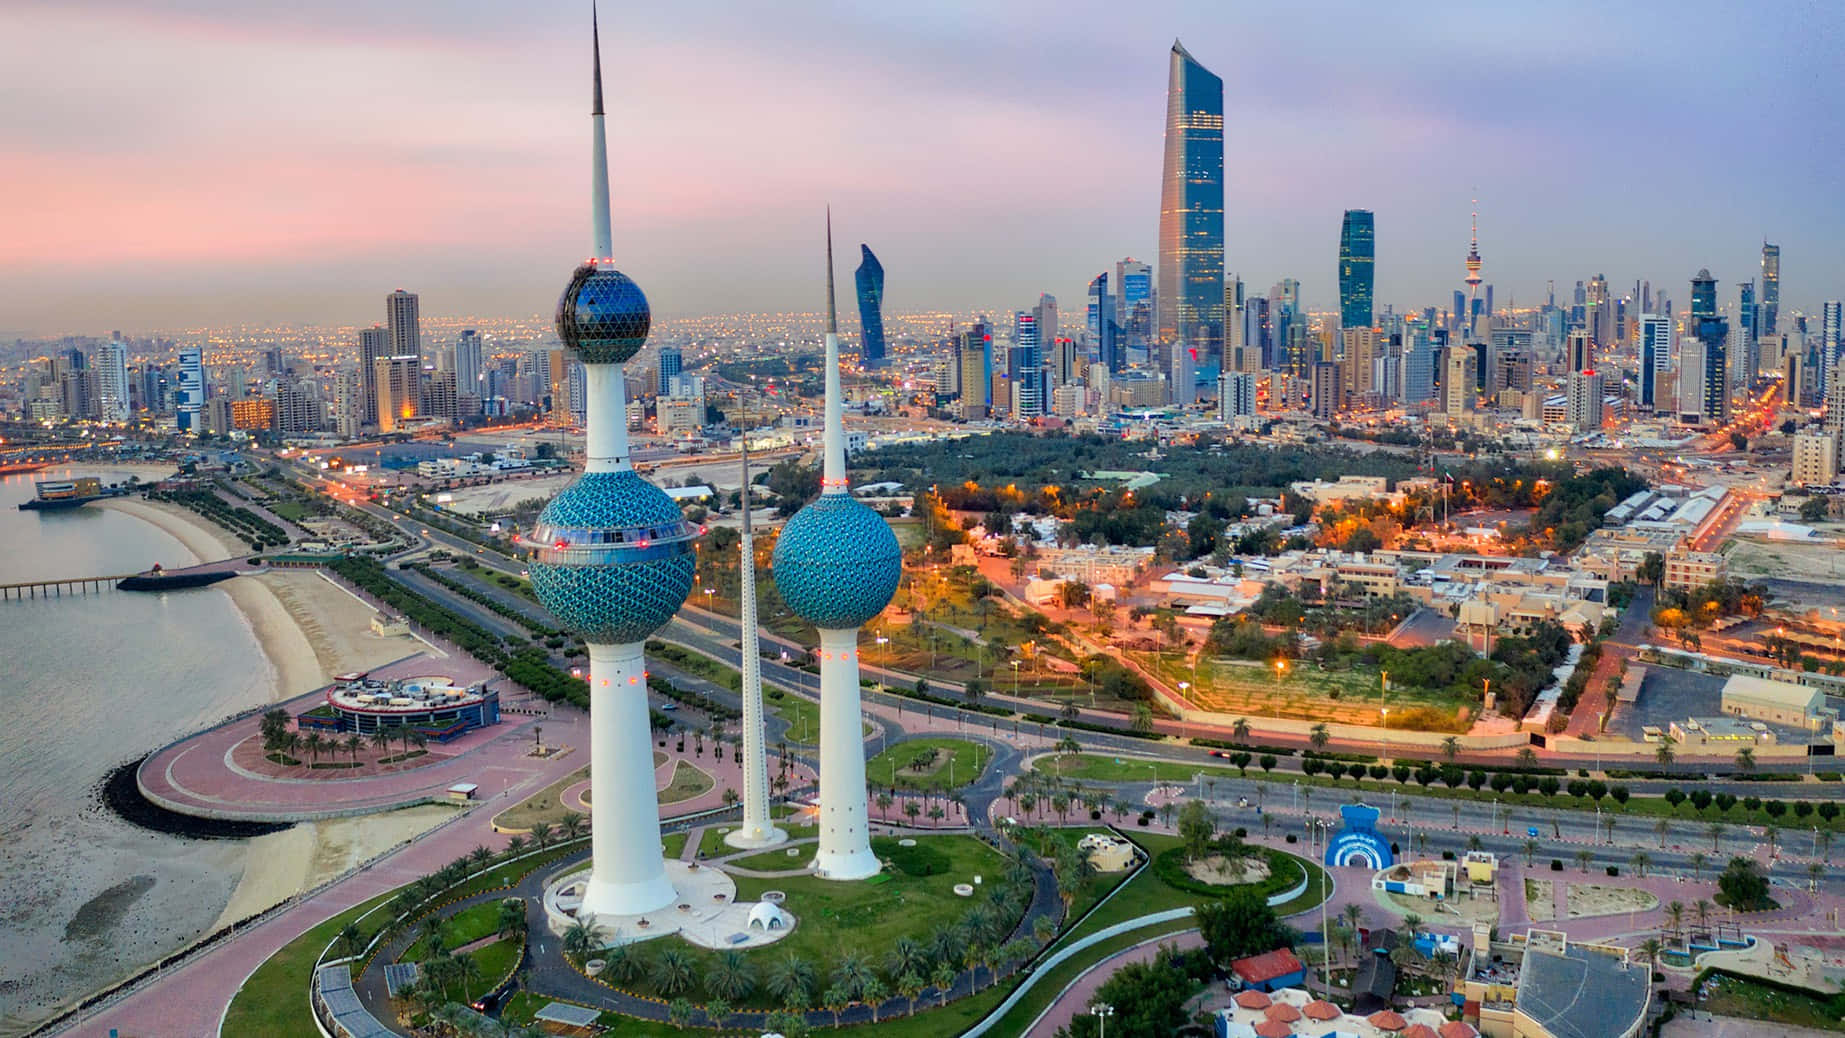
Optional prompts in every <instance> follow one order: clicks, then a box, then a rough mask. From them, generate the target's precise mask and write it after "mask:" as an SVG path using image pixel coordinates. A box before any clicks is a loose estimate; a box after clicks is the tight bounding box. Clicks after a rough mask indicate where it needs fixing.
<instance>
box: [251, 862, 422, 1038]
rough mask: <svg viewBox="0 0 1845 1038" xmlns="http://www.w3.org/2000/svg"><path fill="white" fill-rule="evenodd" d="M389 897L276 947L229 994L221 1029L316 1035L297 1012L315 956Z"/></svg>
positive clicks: (292, 1037) (298, 1037)
mask: <svg viewBox="0 0 1845 1038" xmlns="http://www.w3.org/2000/svg"><path fill="white" fill-rule="evenodd" d="M394 896H396V891H391V892H388V893H384V894H380V895H378V896H377V897H375V898H372V899H371V900H370V901H367V902H365V903H364V904H361V905H355V906H354V907H352V908H349V909H347V910H346V911H344V912H341V913H339V914H338V915H336V916H334V917H333V918H331V919H328V920H327V921H326V922H324V923H321V924H320V925H318V926H315V927H313V928H312V929H310V930H308V931H307V932H306V933H304V934H302V935H301V936H299V937H297V938H295V939H294V940H292V941H290V942H288V943H287V944H285V945H283V946H282V947H281V948H280V949H278V950H277V951H276V953H275V954H274V955H271V956H270V957H269V958H268V959H267V960H266V961H264V963H263V964H262V965H260V966H258V967H257V968H256V971H255V972H253V973H251V974H250V976H249V977H248V978H247V979H246V980H245V981H244V982H243V986H242V987H240V988H238V989H237V993H236V994H235V995H233V996H231V1004H230V1006H229V1007H228V1008H226V1010H225V1013H224V1027H223V1033H225V1034H261V1035H272V1036H275V1038H320V1031H319V1030H318V1029H316V1028H315V1026H314V1021H313V1018H312V1017H310V1016H309V1015H308V1014H307V1013H305V1012H303V1011H302V1006H303V1005H305V1004H306V1003H305V1000H306V998H307V990H308V982H309V980H311V979H312V978H313V975H314V962H315V960H316V959H318V958H319V957H320V953H321V951H322V950H324V949H325V948H326V947H327V942H329V941H331V940H333V938H334V937H336V936H338V935H339V932H340V931H341V930H342V929H344V928H345V926H346V924H347V923H350V922H353V921H355V920H357V919H358V918H359V917H360V916H362V915H364V914H365V913H366V912H368V911H370V910H371V909H372V908H373V907H374V906H376V905H380V904H383V903H384V902H386V901H389V900H390V899H391V898H392V897H394ZM366 936H367V937H369V936H371V935H370V934H369V933H367V934H366Z"/></svg>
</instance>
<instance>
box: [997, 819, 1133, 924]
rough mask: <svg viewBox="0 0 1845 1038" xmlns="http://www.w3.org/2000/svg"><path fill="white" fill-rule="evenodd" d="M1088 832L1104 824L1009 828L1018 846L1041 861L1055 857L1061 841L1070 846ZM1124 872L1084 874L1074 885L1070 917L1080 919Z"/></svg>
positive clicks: (1111, 888) (1099, 828)
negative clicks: (1081, 879) (1026, 849)
mask: <svg viewBox="0 0 1845 1038" xmlns="http://www.w3.org/2000/svg"><path fill="white" fill-rule="evenodd" d="M1092 832H1104V833H1105V832H1107V830H1106V828H1104V827H1103V826H1100V825H1097V826H1095V827H1089V826H1082V827H1070V828H1058V827H1055V826H1033V827H1020V828H1018V829H1015V830H1013V832H1012V838H1013V840H1015V841H1017V842H1018V844H1019V845H1020V846H1023V847H1028V848H1030V849H1031V851H1032V852H1033V853H1034V854H1036V855H1038V856H1039V857H1040V858H1043V859H1044V860H1045V861H1056V860H1057V847H1058V845H1064V846H1068V847H1072V848H1074V847H1075V846H1076V845H1077V843H1079V842H1080V841H1081V840H1082V838H1083V837H1085V836H1087V835H1089V834H1090V833H1092ZM1127 877H1128V873H1126V872H1096V873H1092V874H1091V875H1089V876H1086V877H1084V879H1083V882H1082V885H1081V886H1080V887H1079V888H1078V889H1077V892H1076V897H1075V898H1073V899H1072V900H1071V902H1070V918H1072V919H1080V918H1082V915H1083V913H1084V912H1087V911H1089V909H1090V908H1091V907H1092V906H1094V905H1095V903H1096V902H1097V901H1100V900H1102V897H1103V895H1105V894H1107V893H1108V892H1109V891H1111V890H1113V889H1115V888H1116V887H1118V886H1120V885H1121V883H1122V882H1123V881H1124V880H1126V879H1127Z"/></svg>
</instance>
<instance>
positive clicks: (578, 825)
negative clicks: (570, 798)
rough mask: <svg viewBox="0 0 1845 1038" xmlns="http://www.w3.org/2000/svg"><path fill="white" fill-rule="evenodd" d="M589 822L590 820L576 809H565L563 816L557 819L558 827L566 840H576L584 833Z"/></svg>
mask: <svg viewBox="0 0 1845 1038" xmlns="http://www.w3.org/2000/svg"><path fill="white" fill-rule="evenodd" d="M588 824H589V820H588V819H586V818H584V817H583V816H582V815H581V814H579V813H578V812H576V811H565V812H564V815H563V817H562V818H559V819H558V820H557V828H558V829H559V830H560V831H561V832H562V833H563V838H564V839H566V840H574V839H576V838H577V837H579V836H581V835H583V830H584V829H585V828H586V827H587V826H588Z"/></svg>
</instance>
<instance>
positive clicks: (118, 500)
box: [95, 497, 250, 569]
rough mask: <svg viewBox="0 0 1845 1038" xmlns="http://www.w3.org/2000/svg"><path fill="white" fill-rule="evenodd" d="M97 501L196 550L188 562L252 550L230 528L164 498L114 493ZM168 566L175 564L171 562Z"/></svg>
mask: <svg viewBox="0 0 1845 1038" xmlns="http://www.w3.org/2000/svg"><path fill="white" fill-rule="evenodd" d="M95 505H96V507H98V508H109V509H114V510H115V511H117V512H122V513H124V514H126V515H132V516H134V517H135V518H136V519H139V520H141V521H142V522H145V523H148V524H150V525H152V526H156V527H158V528H160V530H162V531H163V532H165V533H166V534H167V535H168V536H170V537H172V538H173V539H174V540H176V541H178V542H179V543H180V544H182V545H184V546H185V548H186V550H187V551H189V552H191V553H192V554H193V556H194V559H193V561H192V562H190V563H188V565H192V564H195V563H199V562H218V561H221V560H223V559H229V558H235V557H239V556H243V555H248V554H250V546H249V545H247V544H245V543H244V542H242V541H240V540H238V539H236V538H235V537H232V536H231V535H230V533H229V532H227V531H225V530H223V529H220V528H219V527H218V526H217V525H216V524H215V523H212V522H210V521H209V520H207V519H205V518H204V517H202V516H199V515H197V514H195V513H192V512H188V511H186V510H185V509H183V508H179V507H176V506H174V505H170V504H167V503H165V502H164V501H146V500H143V499H141V498H137V497H112V498H109V499H108V500H105V501H97V502H95ZM155 561H158V560H155ZM168 568H169V569H172V568H175V567H172V566H169V567H168Z"/></svg>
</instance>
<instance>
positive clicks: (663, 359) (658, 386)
mask: <svg viewBox="0 0 1845 1038" xmlns="http://www.w3.org/2000/svg"><path fill="white" fill-rule="evenodd" d="M659 360H660V363H659V365H658V367H659V371H658V373H657V377H656V379H655V382H654V390H653V392H654V395H655V396H665V395H667V394H668V393H671V392H672V391H673V376H675V375H677V374H679V373H680V372H681V371H684V370H685V354H683V353H680V352H679V347H677V346H662V347H660V356H659Z"/></svg>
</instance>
